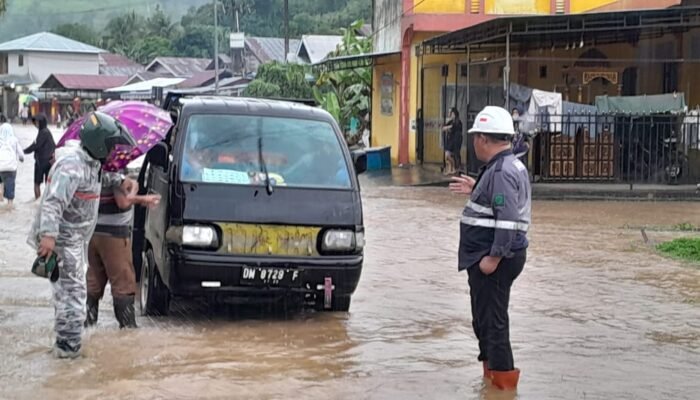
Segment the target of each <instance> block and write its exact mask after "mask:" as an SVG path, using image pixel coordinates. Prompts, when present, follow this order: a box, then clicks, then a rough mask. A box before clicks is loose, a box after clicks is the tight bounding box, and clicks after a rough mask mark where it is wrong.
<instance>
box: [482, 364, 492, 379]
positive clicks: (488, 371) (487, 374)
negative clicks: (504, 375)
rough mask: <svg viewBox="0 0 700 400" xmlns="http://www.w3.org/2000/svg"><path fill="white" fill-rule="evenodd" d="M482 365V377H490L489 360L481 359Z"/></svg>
mask: <svg viewBox="0 0 700 400" xmlns="http://www.w3.org/2000/svg"><path fill="white" fill-rule="evenodd" d="M482 363H483V366H484V379H491V370H490V369H489V362H488V361H483V362H482Z"/></svg>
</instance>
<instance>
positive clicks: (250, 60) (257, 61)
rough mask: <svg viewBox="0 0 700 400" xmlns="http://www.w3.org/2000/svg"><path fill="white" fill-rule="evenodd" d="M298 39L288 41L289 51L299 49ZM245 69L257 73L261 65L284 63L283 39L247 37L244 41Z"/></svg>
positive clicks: (285, 56) (285, 57)
mask: <svg viewBox="0 0 700 400" xmlns="http://www.w3.org/2000/svg"><path fill="white" fill-rule="evenodd" d="M300 43H301V41H300V40H299V39H289V51H290V52H292V51H294V50H295V49H297V48H299V44H300ZM245 49H246V69H247V70H248V71H257V70H258V67H259V66H260V65H262V64H267V63H269V62H272V61H277V62H285V61H286V59H287V55H286V54H284V39H283V38H275V37H249V38H246V40H245Z"/></svg>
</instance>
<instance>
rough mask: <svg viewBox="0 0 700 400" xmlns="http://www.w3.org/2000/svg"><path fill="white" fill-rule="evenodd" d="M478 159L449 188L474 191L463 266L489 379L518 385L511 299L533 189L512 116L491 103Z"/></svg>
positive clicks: (465, 224) (479, 125)
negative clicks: (473, 174) (517, 149)
mask: <svg viewBox="0 0 700 400" xmlns="http://www.w3.org/2000/svg"><path fill="white" fill-rule="evenodd" d="M469 134H472V136H473V141H474V149H475V152H476V156H477V158H478V159H479V160H480V161H482V162H484V163H486V165H484V166H483V167H482V169H481V171H480V173H479V176H478V178H477V179H476V180H474V179H472V178H470V177H467V176H460V177H454V178H453V182H452V183H451V184H450V190H451V191H452V192H454V193H460V194H467V195H470V200H469V201H468V202H467V205H466V206H465V208H464V211H463V213H462V220H461V224H460V240H459V270H465V269H466V270H467V273H468V275H469V294H470V297H471V311H472V326H473V328H474V333H475V334H476V337H477V339H478V341H479V357H478V359H479V360H480V361H482V363H483V370H484V378H486V379H487V380H490V381H491V382H492V383H493V385H494V386H496V387H498V388H499V389H503V390H514V389H516V387H517V384H518V380H519V378H520V370H519V369H517V368H515V365H514V361H513V351H512V349H511V346H510V332H509V317H508V303H509V301H510V288H511V285H512V284H513V281H515V279H516V278H517V277H518V276H519V275H520V273H521V272H522V270H523V267H524V266H525V260H526V258H527V247H528V240H527V231H528V229H529V225H530V213H531V191H530V181H529V178H528V172H527V168H525V165H523V163H522V162H521V161H520V160H519V159H518V158H516V157H515V155H514V154H513V151H512V147H511V146H512V145H511V143H512V138H513V135H514V134H515V131H514V129H513V119H512V117H511V115H510V114H509V113H508V111H506V110H505V109H503V108H501V107H493V106H488V107H486V108H484V110H483V111H481V113H479V114H478V115H477V116H476V120H475V121H474V126H473V127H472V129H470V130H469Z"/></svg>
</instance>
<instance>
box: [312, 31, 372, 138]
mask: <svg viewBox="0 0 700 400" xmlns="http://www.w3.org/2000/svg"><path fill="white" fill-rule="evenodd" d="M362 25H363V21H362V20H358V21H355V22H354V23H353V24H352V25H350V27H348V28H343V29H342V33H343V41H342V42H341V44H340V45H338V47H337V48H336V50H335V51H334V52H332V53H331V54H330V55H329V56H328V57H341V56H352V55H360V54H367V53H370V52H371V51H372V41H371V39H369V38H358V37H357V35H356V34H355V32H356V31H357V30H358V29H359V28H360V27H362ZM371 95H372V69H371V68H354V69H350V70H341V71H333V72H325V73H322V74H321V75H320V76H319V78H318V80H317V81H316V86H315V87H314V98H315V99H316V101H317V102H318V103H319V104H320V105H321V107H323V108H324V109H326V111H328V112H330V113H331V114H333V116H334V117H336V119H337V121H338V124H339V125H340V126H341V127H342V128H343V129H345V128H347V127H348V126H349V125H350V120H351V118H353V117H360V116H361V115H363V114H364V113H367V112H369V105H370V102H369V99H370V96H371Z"/></svg>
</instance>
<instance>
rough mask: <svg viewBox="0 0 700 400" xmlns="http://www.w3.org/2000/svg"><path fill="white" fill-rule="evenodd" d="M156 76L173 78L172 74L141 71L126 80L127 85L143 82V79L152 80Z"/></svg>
mask: <svg viewBox="0 0 700 400" xmlns="http://www.w3.org/2000/svg"><path fill="white" fill-rule="evenodd" d="M156 78H173V76H172V75H171V74H159V73H156V72H148V71H139V72H137V73H135V74H133V75H132V76H130V77H129V80H128V81H126V84H127V85H130V84H132V83H138V82H143V81H150V80H152V79H156Z"/></svg>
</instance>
